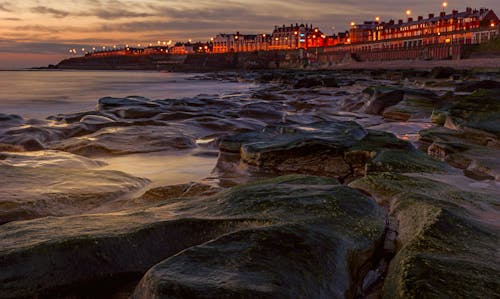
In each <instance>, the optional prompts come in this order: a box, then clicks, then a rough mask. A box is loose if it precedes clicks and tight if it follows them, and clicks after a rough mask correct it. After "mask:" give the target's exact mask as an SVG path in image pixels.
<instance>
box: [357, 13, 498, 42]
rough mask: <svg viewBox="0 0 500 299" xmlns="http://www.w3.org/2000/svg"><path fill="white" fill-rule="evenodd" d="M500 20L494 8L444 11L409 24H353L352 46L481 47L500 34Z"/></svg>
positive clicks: (401, 21)
mask: <svg viewBox="0 0 500 299" xmlns="http://www.w3.org/2000/svg"><path fill="white" fill-rule="evenodd" d="M498 24H499V19H498V17H497V16H496V14H495V13H494V12H493V10H491V9H486V8H482V9H479V10H473V9H472V8H470V7H467V8H466V10H465V11H463V12H458V11H457V10H453V11H452V12H451V13H450V14H446V13H445V12H441V13H440V14H439V15H438V16H435V15H434V14H429V15H428V17H427V18H424V17H422V16H419V17H418V18H417V19H416V20H414V19H413V18H411V17H410V18H408V20H407V21H406V22H404V21H403V20H399V21H398V22H397V23H396V22H395V21H394V20H390V21H389V22H382V23H378V22H364V23H363V24H358V25H355V24H351V30H350V31H349V35H350V37H349V38H350V42H351V43H352V44H358V43H370V42H383V43H382V48H401V47H416V46H425V45H432V44H440V43H458V44H478V43H482V42H484V41H487V40H490V39H492V38H493V37H494V36H496V35H497V34H498Z"/></svg>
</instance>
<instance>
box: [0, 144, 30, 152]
mask: <svg viewBox="0 0 500 299" xmlns="http://www.w3.org/2000/svg"><path fill="white" fill-rule="evenodd" d="M0 152H24V147H22V146H19V145H12V144H5V143H0Z"/></svg>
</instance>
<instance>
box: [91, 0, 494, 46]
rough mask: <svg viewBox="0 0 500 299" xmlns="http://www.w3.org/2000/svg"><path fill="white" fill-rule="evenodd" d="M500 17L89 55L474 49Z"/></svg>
mask: <svg viewBox="0 0 500 299" xmlns="http://www.w3.org/2000/svg"><path fill="white" fill-rule="evenodd" d="M499 23H500V21H499V18H498V17H497V15H496V14H495V13H494V12H493V10H491V9H486V8H481V9H472V8H470V7H467V8H466V9H465V10H464V11H462V12H459V11H457V10H453V11H452V12H451V13H449V14H446V13H445V12H444V11H443V12H441V13H440V14H439V15H434V14H432V13H431V14H429V15H428V17H427V18H424V17H423V16H418V17H417V18H416V19H415V20H414V19H413V18H412V17H409V18H408V19H407V20H406V21H403V20H398V21H397V22H396V21H395V20H389V21H381V20H380V19H379V18H376V20H375V21H366V22H363V23H361V24H356V23H355V22H352V23H351V27H350V29H349V30H348V31H345V32H339V33H337V34H334V35H332V36H326V35H325V34H324V33H323V32H322V31H321V30H320V29H319V28H318V27H314V26H313V25H312V24H298V23H296V24H290V25H289V26H286V25H282V26H275V28H274V30H273V31H272V32H271V33H259V34H241V33H240V32H236V33H219V34H217V35H216V36H215V37H212V38H211V39H210V41H208V42H205V43H202V42H198V43H191V42H188V43H177V44H176V45H174V46H171V47H168V46H153V47H152V46H150V47H147V48H142V49H141V48H128V47H127V48H123V49H113V50H108V51H100V52H92V53H89V54H88V55H90V56H103V55H137V54H167V53H168V54H193V53H231V52H252V51H268V50H296V49H309V48H316V49H317V48H322V49H323V50H324V51H326V52H328V51H347V52H359V51H380V50H395V49H410V48H416V47H425V46H429V45H440V44H459V45H470V44H480V43H483V42H486V41H489V40H491V39H493V38H495V37H498V36H499V35H500V32H499V27H500V26H499Z"/></svg>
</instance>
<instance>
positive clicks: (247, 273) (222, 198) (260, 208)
mask: <svg viewBox="0 0 500 299" xmlns="http://www.w3.org/2000/svg"><path fill="white" fill-rule="evenodd" d="M217 199H218V201H217V203H218V206H217V207H216V208H215V207H214V208H212V207H210V206H209V207H208V212H209V213H214V214H216V215H219V216H226V217H227V216H229V215H231V217H247V218H254V219H258V220H260V221H268V223H267V225H263V226H261V227H256V228H249V229H242V230H239V231H235V232H232V233H230V234H226V235H223V236H221V237H219V238H217V239H215V240H212V241H210V242H207V243H205V244H201V245H199V246H195V247H192V248H189V249H187V250H185V251H183V252H181V253H179V254H177V255H175V256H172V257H171V258H169V259H166V260H165V261H163V262H161V263H159V264H157V265H155V266H154V267H153V268H151V269H150V270H149V271H148V272H147V273H146V275H145V276H144V277H143V278H142V280H141V282H140V283H139V285H138V287H137V288H136V291H135V293H134V295H133V296H132V298H136V299H138V298H187V297H189V298H344V297H353V296H355V295H356V291H357V285H356V284H358V283H360V280H361V279H362V277H363V275H364V273H365V272H366V271H367V270H368V269H369V268H370V267H367V268H366V269H365V270H363V265H365V266H366V264H365V263H369V258H368V257H369V256H371V255H372V254H373V253H374V250H373V249H374V247H373V246H374V244H377V243H378V241H379V240H380V239H381V237H382V233H383V230H384V226H385V223H384V222H385V221H384V217H383V213H382V212H381V210H380V209H379V208H378V206H377V205H376V204H374V202H372V201H371V200H370V199H369V198H367V197H365V196H364V195H362V194H361V193H358V192H357V191H354V190H353V189H349V188H346V187H344V186H341V185H338V183H337V182H335V180H331V179H326V178H317V177H306V176H291V177H290V176H288V177H282V178H277V179H272V180H268V181H263V182H258V183H253V184H249V185H245V186H240V187H235V188H233V189H231V190H229V191H227V192H224V193H222V194H219V195H218V196H217ZM358 271H359V272H358Z"/></svg>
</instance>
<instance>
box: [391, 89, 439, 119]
mask: <svg viewBox="0 0 500 299" xmlns="http://www.w3.org/2000/svg"><path fill="white" fill-rule="evenodd" d="M444 102H445V100H443V99H441V98H440V97H438V96H437V95H436V94H435V93H433V92H431V91H427V90H405V94H404V97H403V99H402V100H401V101H400V102H399V103H397V104H396V105H394V106H391V107H388V108H387V109H385V110H384V112H383V116H384V119H385V120H389V121H408V120H412V119H428V118H430V117H431V115H432V113H433V112H434V111H435V110H436V109H438V108H440V107H441V106H442V105H443V103H444Z"/></svg>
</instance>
